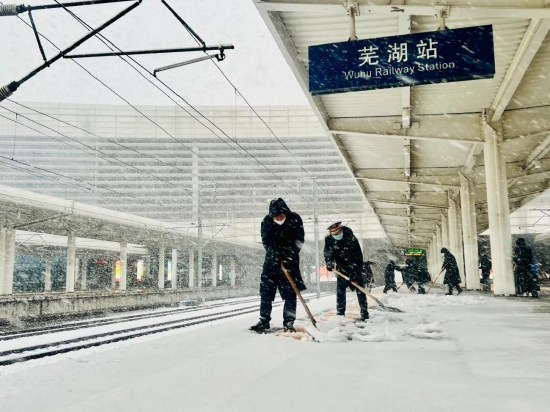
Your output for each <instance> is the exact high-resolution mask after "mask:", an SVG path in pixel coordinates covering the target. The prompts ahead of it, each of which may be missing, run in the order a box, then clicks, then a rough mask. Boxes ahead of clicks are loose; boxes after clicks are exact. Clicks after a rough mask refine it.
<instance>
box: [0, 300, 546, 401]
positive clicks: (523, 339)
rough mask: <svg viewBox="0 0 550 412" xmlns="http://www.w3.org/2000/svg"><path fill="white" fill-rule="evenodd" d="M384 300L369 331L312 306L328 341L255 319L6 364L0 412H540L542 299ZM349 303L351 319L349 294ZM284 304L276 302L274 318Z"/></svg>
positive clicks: (328, 304)
mask: <svg viewBox="0 0 550 412" xmlns="http://www.w3.org/2000/svg"><path fill="white" fill-rule="evenodd" d="M383 299H384V302H385V303H387V304H389V305H392V306H395V307H398V308H401V309H402V310H404V311H405V313H403V314H394V313H386V312H382V311H380V310H377V308H376V307H373V308H371V320H370V321H369V322H368V324H367V325H364V324H360V323H355V324H354V323H352V322H350V321H349V320H348V319H342V318H337V317H335V316H333V311H332V309H333V308H334V306H335V297H334V296H331V297H328V298H322V299H321V300H319V301H312V302H310V308H311V309H312V311H313V313H314V314H316V316H317V317H318V318H319V320H321V323H320V326H321V329H322V330H323V331H322V332H321V333H322V336H323V337H325V338H326V337H332V338H331V339H325V342H324V343H317V342H313V341H311V340H310V339H308V338H307V337H305V336H304V337H303V340H299V339H291V338H286V337H282V336H275V335H256V334H253V333H251V332H248V331H247V330H246V329H247V327H248V326H250V325H251V324H252V323H254V322H255V321H256V320H257V315H256V314H252V315H246V316H242V317H239V318H232V320H223V321H219V322H217V323H213V324H212V323H211V324H206V326H204V325H198V326H196V327H189V328H186V329H182V330H180V331H172V332H166V333H164V334H158V335H155V336H154V337H146V338H137V339H134V340H131V341H127V342H124V343H118V344H113V345H109V346H102V347H101V348H96V349H86V350H81V351H78V352H74V353H70V354H65V355H59V356H55V357H52V358H48V359H40V360H37V361H30V362H26V363H22V364H16V365H11V366H6V367H0V405H2V407H1V410H2V411H3V412H12V411H18V412H25V411H33V412H34V411H40V412H50V411H51V412H54V411H55V412H69V411H74V412H76V411H79V412H80V411H86V412H95V411H100V412H105V411H132V412H150V411H161V412H168V411H195V412H199V411H239V412H247V411H251V412H252V411H281V410H292V411H315V412H321V411H327V412H328V411H330V412H336V411H365V410H372V411H374V410H376V411H392V412H393V411H407V412H411V411H434V412H435V411H437V412H440V411H445V412H450V411H468V412H474V411H483V410H491V411H513V412H517V411H542V410H546V409H547V407H548V405H549V404H550V390H549V388H550V356H549V353H550V328H549V327H548V325H549V324H550V300H548V299H547V297H543V298H542V299H541V300H538V301H535V300H528V299H521V298H509V299H504V298H494V297H492V296H490V295H483V294H478V293H464V294H463V295H461V296H453V297H450V296H447V297H445V296H443V295H442V292H441V291H440V290H438V291H437V293H435V294H430V296H418V295H413V294H407V293H400V294H398V295H394V296H391V295H390V296H384V297H383ZM369 303H370V302H369ZM348 307H351V309H352V310H350V311H349V312H350V313H349V315H351V316H353V315H354V314H356V310H357V307H356V304H355V302H354V300H353V297H352V295H351V294H349V295H348ZM281 312H282V310H281V308H276V309H274V322H273V323H275V324H280V322H281V316H282V315H281ZM354 312H355V313H354ZM298 316H299V317H301V318H304V319H305V315H304V313H303V312H302V311H300V312H299V314H298ZM299 323H300V324H301V325H302V326H305V325H306V322H299ZM342 337H343V338H342ZM348 338H349V339H348Z"/></svg>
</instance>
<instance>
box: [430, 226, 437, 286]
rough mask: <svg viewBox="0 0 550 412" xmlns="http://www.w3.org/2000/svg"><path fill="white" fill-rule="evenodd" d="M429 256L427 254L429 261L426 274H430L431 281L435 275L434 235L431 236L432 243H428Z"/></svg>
mask: <svg viewBox="0 0 550 412" xmlns="http://www.w3.org/2000/svg"><path fill="white" fill-rule="evenodd" d="M429 248H430V254H429V260H428V272H430V277H431V278H432V280H433V277H434V273H435V270H436V269H435V266H436V265H435V254H436V253H437V252H436V250H435V235H433V236H432V241H431V242H430V246H429Z"/></svg>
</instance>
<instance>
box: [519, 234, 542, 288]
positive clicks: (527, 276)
mask: <svg viewBox="0 0 550 412" xmlns="http://www.w3.org/2000/svg"><path fill="white" fill-rule="evenodd" d="M514 264H515V271H514V272H515V273H514V277H515V280H516V293H517V294H518V295H523V294H524V293H527V296H529V293H531V295H532V296H533V297H534V298H538V290H536V284H535V282H534V280H533V274H532V265H533V251H532V250H531V248H530V247H529V246H527V245H526V244H525V239H524V238H522V237H520V238H518V240H516V247H515V248H514Z"/></svg>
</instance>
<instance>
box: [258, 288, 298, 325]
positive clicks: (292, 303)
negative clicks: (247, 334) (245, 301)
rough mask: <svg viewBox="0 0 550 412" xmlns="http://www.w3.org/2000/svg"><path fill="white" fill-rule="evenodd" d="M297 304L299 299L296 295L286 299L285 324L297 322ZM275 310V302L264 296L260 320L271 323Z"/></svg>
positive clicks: (261, 303) (284, 309)
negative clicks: (272, 312)
mask: <svg viewBox="0 0 550 412" xmlns="http://www.w3.org/2000/svg"><path fill="white" fill-rule="evenodd" d="M296 304H297V297H296V295H295V294H294V296H293V297H288V299H285V305H284V308H283V322H284V323H287V322H294V321H295V320H296ZM272 309H273V301H272V300H271V299H270V297H268V296H262V297H261V302H260V319H262V320H266V321H268V322H269V321H270V320H271V310H272Z"/></svg>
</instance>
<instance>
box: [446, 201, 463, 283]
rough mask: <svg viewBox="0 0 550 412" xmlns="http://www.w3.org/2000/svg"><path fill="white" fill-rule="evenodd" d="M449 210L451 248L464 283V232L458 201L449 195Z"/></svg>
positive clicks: (461, 281)
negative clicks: (460, 221)
mask: <svg viewBox="0 0 550 412" xmlns="http://www.w3.org/2000/svg"><path fill="white" fill-rule="evenodd" d="M448 201H449V211H448V218H447V222H448V225H449V246H450V247H449V250H450V251H451V253H452V254H453V255H454V257H455V258H456V263H457V266H458V271H459V273H460V283H462V284H463V283H464V259H463V258H462V232H461V230H460V229H461V227H460V226H461V225H460V224H459V221H458V206H457V205H456V202H455V201H454V200H453V199H452V198H451V196H450V195H449V196H448Z"/></svg>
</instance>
